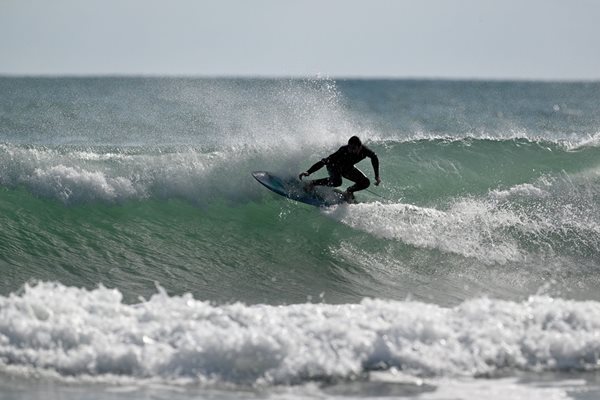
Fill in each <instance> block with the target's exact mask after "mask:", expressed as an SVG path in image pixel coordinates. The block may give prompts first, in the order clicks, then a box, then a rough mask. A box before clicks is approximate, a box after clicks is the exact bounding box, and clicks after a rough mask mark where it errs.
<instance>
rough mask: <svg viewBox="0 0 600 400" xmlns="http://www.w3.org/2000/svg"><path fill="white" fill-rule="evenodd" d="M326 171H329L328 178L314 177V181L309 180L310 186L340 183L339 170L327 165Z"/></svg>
mask: <svg viewBox="0 0 600 400" xmlns="http://www.w3.org/2000/svg"><path fill="white" fill-rule="evenodd" d="M327 172H329V178H323V179H315V180H314V181H310V182H309V185H311V186H331V187H338V186H341V185H342V175H341V174H340V172H339V171H336V170H335V169H333V168H329V167H327Z"/></svg>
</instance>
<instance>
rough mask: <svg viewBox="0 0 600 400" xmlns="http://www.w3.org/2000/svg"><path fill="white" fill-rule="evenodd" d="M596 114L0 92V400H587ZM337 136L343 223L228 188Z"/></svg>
mask: <svg viewBox="0 0 600 400" xmlns="http://www.w3.org/2000/svg"><path fill="white" fill-rule="evenodd" d="M598 89H600V86H599V85H598V84H597V83H552V82H470V81H411V80H408V81H403V80H338V81H334V80H331V79H305V80H289V79H209V78H204V79H184V78H177V79H175V78H119V77H112V78H108V77H107V78H0V272H1V274H0V392H2V393H3V396H4V398H21V397H23V396H25V397H32V396H40V395H42V394H44V396H47V395H48V396H50V398H56V399H58V398H61V399H64V398H67V399H68V398H82V397H84V398H85V397H89V398H100V399H104V398H106V399H119V398H140V399H141V398H148V397H151V398H159V399H167V398H169V399H179V398H182V399H183V398H219V399H232V398H264V397H272V398H286V399H296V398H337V397H353V398H372V397H373V398H375V397H377V398H379V397H394V398H397V397H400V398H419V399H445V398H461V399H462V398H464V399H476V398H481V397H483V396H486V397H489V398H506V397H507V396H512V397H513V398H524V399H525V398H527V399H536V398H540V399H541V398H544V399H547V398H553V399H569V398H577V399H588V398H595V397H597V396H598V395H599V394H600V384H599V383H598V377H599V375H598V370H599V369H600V368H599V365H600V334H599V332H600V330H599V327H600V294H599V292H598V290H597V288H598V286H599V284H600V279H599V278H598V271H599V268H600V205H599V204H600V161H599V160H600V157H599V156H600V106H599V104H600V95H599V94H598V93H600V91H599V90H598ZM352 135H358V136H359V137H361V138H362V139H363V141H365V142H366V143H367V144H368V146H369V147H370V148H371V149H373V150H374V151H375V152H376V153H377V154H378V156H379V159H380V161H381V177H382V180H383V183H382V185H381V186H379V187H375V186H371V187H370V188H369V190H370V191H369V192H360V193H359V194H358V200H359V204H356V205H340V206H333V207H329V208H323V209H318V208H314V207H311V206H307V205H303V204H299V203H295V202H293V201H290V200H286V199H284V198H282V197H280V196H277V195H275V194H273V193H271V192H269V191H267V190H265V189H264V188H263V187H262V186H260V185H259V184H258V183H256V182H255V180H254V179H253V178H252V176H251V172H252V171H254V170H269V171H273V172H275V173H277V174H280V175H283V176H297V174H298V173H299V172H301V171H304V170H306V169H307V168H308V167H309V166H310V165H312V164H313V163H314V162H315V161H317V160H319V159H321V158H323V157H325V156H327V155H328V154H330V153H332V152H334V151H335V150H337V148H338V147H339V146H341V145H343V144H344V143H345V142H346V141H347V140H348V138H349V137H350V136H352ZM358 167H359V168H361V169H362V170H363V171H364V172H365V173H366V175H367V176H368V177H370V178H373V176H372V175H373V172H372V168H371V165H370V164H369V163H368V161H365V162H362V163H360V164H359V165H358ZM324 174H325V172H324V170H322V171H320V175H319V173H317V174H315V176H316V175H319V177H320V176H321V175H324ZM346 185H349V183H348V182H347V181H346V182H344V187H345V186H346ZM47 393H50V394H47ZM496 396H497V397H496Z"/></svg>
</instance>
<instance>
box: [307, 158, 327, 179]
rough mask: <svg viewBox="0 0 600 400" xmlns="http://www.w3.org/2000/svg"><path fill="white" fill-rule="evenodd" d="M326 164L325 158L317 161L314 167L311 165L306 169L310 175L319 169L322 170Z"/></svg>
mask: <svg viewBox="0 0 600 400" xmlns="http://www.w3.org/2000/svg"><path fill="white" fill-rule="evenodd" d="M324 166H325V163H324V162H323V160H321V161H317V162H316V163H314V165H313V166H312V167H310V168H309V169H308V171H306V173H307V174H308V175H310V174H312V173H313V172H317V171H318V170H320V169H321V168H323V167H324Z"/></svg>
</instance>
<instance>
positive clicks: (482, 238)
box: [325, 199, 524, 263]
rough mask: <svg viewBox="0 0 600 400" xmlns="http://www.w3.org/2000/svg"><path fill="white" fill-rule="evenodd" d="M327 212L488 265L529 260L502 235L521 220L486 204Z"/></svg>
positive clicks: (378, 206) (379, 206)
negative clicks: (442, 207)
mask: <svg viewBox="0 0 600 400" xmlns="http://www.w3.org/2000/svg"><path fill="white" fill-rule="evenodd" d="M325 212H326V213H327V214H329V215H331V216H332V217H334V218H336V219H338V220H339V221H341V222H343V223H345V224H347V225H349V226H351V227H353V228H356V229H361V230H363V231H366V232H368V233H371V234H374V235H376V236H379V237H382V238H386V239H393V240H399V241H402V242H404V243H407V244H410V245H413V246H416V247H423V248H429V249H438V250H441V251H444V252H451V253H455V254H460V255H463V256H465V257H475V258H477V259H479V260H481V261H483V262H486V263H506V262H508V261H519V260H522V259H523V257H524V253H523V252H522V251H521V249H520V248H519V246H518V243H517V241H516V240H514V239H512V238H511V237H510V236H507V235H505V234H503V233H502V232H500V231H501V230H502V228H504V227H507V226H515V225H520V224H522V223H523V221H522V219H521V218H520V217H519V216H518V215H516V214H514V213H513V212H511V211H509V210H502V209H495V208H493V206H491V205H490V204H488V203H486V202H484V201H477V200H471V199H463V200H460V201H459V202H457V203H455V204H453V205H452V206H451V208H450V209H448V210H446V211H440V210H436V209H433V208H425V207H418V206H414V205H410V204H382V203H378V202H376V203H363V204H358V205H354V206H351V207H345V206H343V207H336V208H330V209H328V210H326V211H325Z"/></svg>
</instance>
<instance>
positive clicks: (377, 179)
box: [375, 177, 381, 186]
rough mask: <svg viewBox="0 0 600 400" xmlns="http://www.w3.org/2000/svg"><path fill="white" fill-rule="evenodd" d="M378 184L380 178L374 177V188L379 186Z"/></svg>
mask: <svg viewBox="0 0 600 400" xmlns="http://www.w3.org/2000/svg"><path fill="white" fill-rule="evenodd" d="M380 183H381V178H380V177H376V178H375V186H379V184H380Z"/></svg>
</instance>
